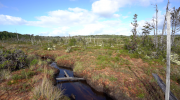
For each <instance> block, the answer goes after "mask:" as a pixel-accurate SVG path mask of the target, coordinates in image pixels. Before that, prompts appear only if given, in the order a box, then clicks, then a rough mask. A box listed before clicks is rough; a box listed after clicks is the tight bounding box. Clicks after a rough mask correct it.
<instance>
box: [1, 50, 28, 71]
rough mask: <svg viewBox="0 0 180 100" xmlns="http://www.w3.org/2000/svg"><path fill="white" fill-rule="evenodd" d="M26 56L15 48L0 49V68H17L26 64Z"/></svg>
mask: <svg viewBox="0 0 180 100" xmlns="http://www.w3.org/2000/svg"><path fill="white" fill-rule="evenodd" d="M26 58H27V56H26V55H25V54H24V52H23V51H21V50H17V49H11V50H5V49H0V59H1V60H0V69H9V70H17V69H22V68H25V67H26V66H27V63H26Z"/></svg>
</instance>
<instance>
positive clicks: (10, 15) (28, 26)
mask: <svg viewBox="0 0 180 100" xmlns="http://www.w3.org/2000/svg"><path fill="white" fill-rule="evenodd" d="M169 1H170V6H169V8H172V7H175V8H178V7H180V0H169ZM167 2H168V0H0V31H8V32H13V33H14V32H18V33H20V34H34V35H40V36H69V35H70V36H75V35H105V34H109V35H126V36H129V35H132V32H131V29H132V28H133V27H132V25H131V22H133V15H134V14H137V15H138V16H137V21H138V24H139V25H138V28H137V29H138V34H141V32H142V31H141V30H142V28H143V25H145V22H146V21H148V22H152V21H151V20H152V18H153V16H154V17H155V13H156V12H155V5H156V4H157V6H158V10H159V11H158V19H159V20H158V30H162V25H163V21H164V15H165V12H166V5H167ZM151 34H153V33H151ZM159 34H160V32H159Z"/></svg>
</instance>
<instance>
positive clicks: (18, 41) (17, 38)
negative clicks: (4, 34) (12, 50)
mask: <svg viewBox="0 0 180 100" xmlns="http://www.w3.org/2000/svg"><path fill="white" fill-rule="evenodd" d="M16 34H17V41H18V42H19V37H18V33H17V30H16Z"/></svg>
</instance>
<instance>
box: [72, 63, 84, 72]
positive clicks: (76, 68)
mask: <svg viewBox="0 0 180 100" xmlns="http://www.w3.org/2000/svg"><path fill="white" fill-rule="evenodd" d="M82 70H84V67H83V66H82V63H80V62H76V63H75V66H74V69H73V71H74V72H81V71H82Z"/></svg>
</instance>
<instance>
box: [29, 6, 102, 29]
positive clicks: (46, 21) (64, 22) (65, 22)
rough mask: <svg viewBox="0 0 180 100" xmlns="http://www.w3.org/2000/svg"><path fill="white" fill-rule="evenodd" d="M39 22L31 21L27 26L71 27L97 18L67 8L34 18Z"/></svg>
mask: <svg viewBox="0 0 180 100" xmlns="http://www.w3.org/2000/svg"><path fill="white" fill-rule="evenodd" d="M36 18H37V19H38V20H39V21H31V22H29V23H28V25H33V26H34V25H35V26H44V27H45V26H73V25H82V24H88V23H93V22H95V21H97V20H98V19H99V16H97V15H96V14H93V13H92V12H90V11H88V10H85V9H81V8H78V7H76V8H68V10H56V11H50V12H48V16H40V17H36Z"/></svg>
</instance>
